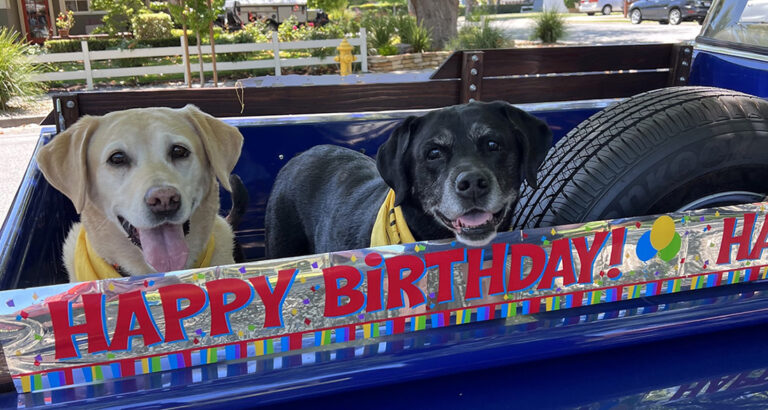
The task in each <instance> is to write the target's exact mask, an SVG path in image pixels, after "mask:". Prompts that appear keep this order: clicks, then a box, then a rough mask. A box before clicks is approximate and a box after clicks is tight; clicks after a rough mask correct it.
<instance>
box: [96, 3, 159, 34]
mask: <svg viewBox="0 0 768 410" xmlns="http://www.w3.org/2000/svg"><path fill="white" fill-rule="evenodd" d="M91 8H93V9H94V10H104V11H106V12H107V14H105V15H104V17H102V18H101V21H102V23H104V25H103V26H101V27H98V28H97V29H96V31H98V32H104V33H108V34H110V35H115V34H117V33H119V32H123V31H131V19H132V18H133V17H134V16H136V15H138V14H140V13H142V12H145V11H146V10H147V8H146V7H145V6H144V2H143V1H142V0H93V1H92V2H91Z"/></svg>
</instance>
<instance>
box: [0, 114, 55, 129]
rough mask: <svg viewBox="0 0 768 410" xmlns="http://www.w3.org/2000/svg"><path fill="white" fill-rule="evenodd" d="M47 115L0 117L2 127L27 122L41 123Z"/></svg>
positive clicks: (10, 126)
mask: <svg viewBox="0 0 768 410" xmlns="http://www.w3.org/2000/svg"><path fill="white" fill-rule="evenodd" d="M45 117H46V116H45V115H34V116H27V117H15V118H2V119H0V128H12V127H19V126H22V125H27V124H35V125H40V123H41V122H42V121H43V120H44V119H45Z"/></svg>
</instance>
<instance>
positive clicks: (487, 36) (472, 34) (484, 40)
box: [449, 20, 509, 50]
mask: <svg viewBox="0 0 768 410" xmlns="http://www.w3.org/2000/svg"><path fill="white" fill-rule="evenodd" d="M508 43H509V38H508V37H507V35H506V33H504V30H502V29H500V28H496V27H493V26H491V25H490V22H489V21H488V20H485V21H483V23H482V24H480V25H465V26H464V27H462V28H461V29H460V30H459V34H458V36H457V37H456V38H455V39H454V40H453V41H452V42H451V44H450V46H449V48H451V49H453V50H470V49H473V50H482V49H489V48H503V47H506V46H507V45H508Z"/></svg>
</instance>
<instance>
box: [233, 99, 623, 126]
mask: <svg viewBox="0 0 768 410" xmlns="http://www.w3.org/2000/svg"><path fill="white" fill-rule="evenodd" d="M623 100H624V99H623V98H608V99H602V100H578V101H562V102H546V103H529V104H513V105H514V106H515V107H517V108H520V109H521V110H523V111H528V112H537V111H555V110H558V111H559V110H583V109H603V108H606V107H608V106H610V105H613V104H616V103H618V102H621V101H623ZM436 109H437V108H433V109H421V110H391V111H365V112H354V113H328V114H303V115H265V116H252V117H226V118H222V119H224V120H227V121H228V122H229V123H230V124H232V125H235V126H238V127H253V126H268V125H286V124H316V123H329V122H342V121H360V120H392V119H401V118H405V117H407V116H409V115H424V114H426V113H428V112H430V111H434V110H436Z"/></svg>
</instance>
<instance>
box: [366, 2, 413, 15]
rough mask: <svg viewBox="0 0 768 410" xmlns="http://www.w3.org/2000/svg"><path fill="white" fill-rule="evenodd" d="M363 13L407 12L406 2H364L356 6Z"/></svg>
mask: <svg viewBox="0 0 768 410" xmlns="http://www.w3.org/2000/svg"><path fill="white" fill-rule="evenodd" d="M356 8H358V9H360V11H362V12H363V13H377V14H384V13H386V14H395V15H403V14H408V3H407V2H405V1H403V2H380V3H366V4H361V5H359V6H356Z"/></svg>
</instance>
